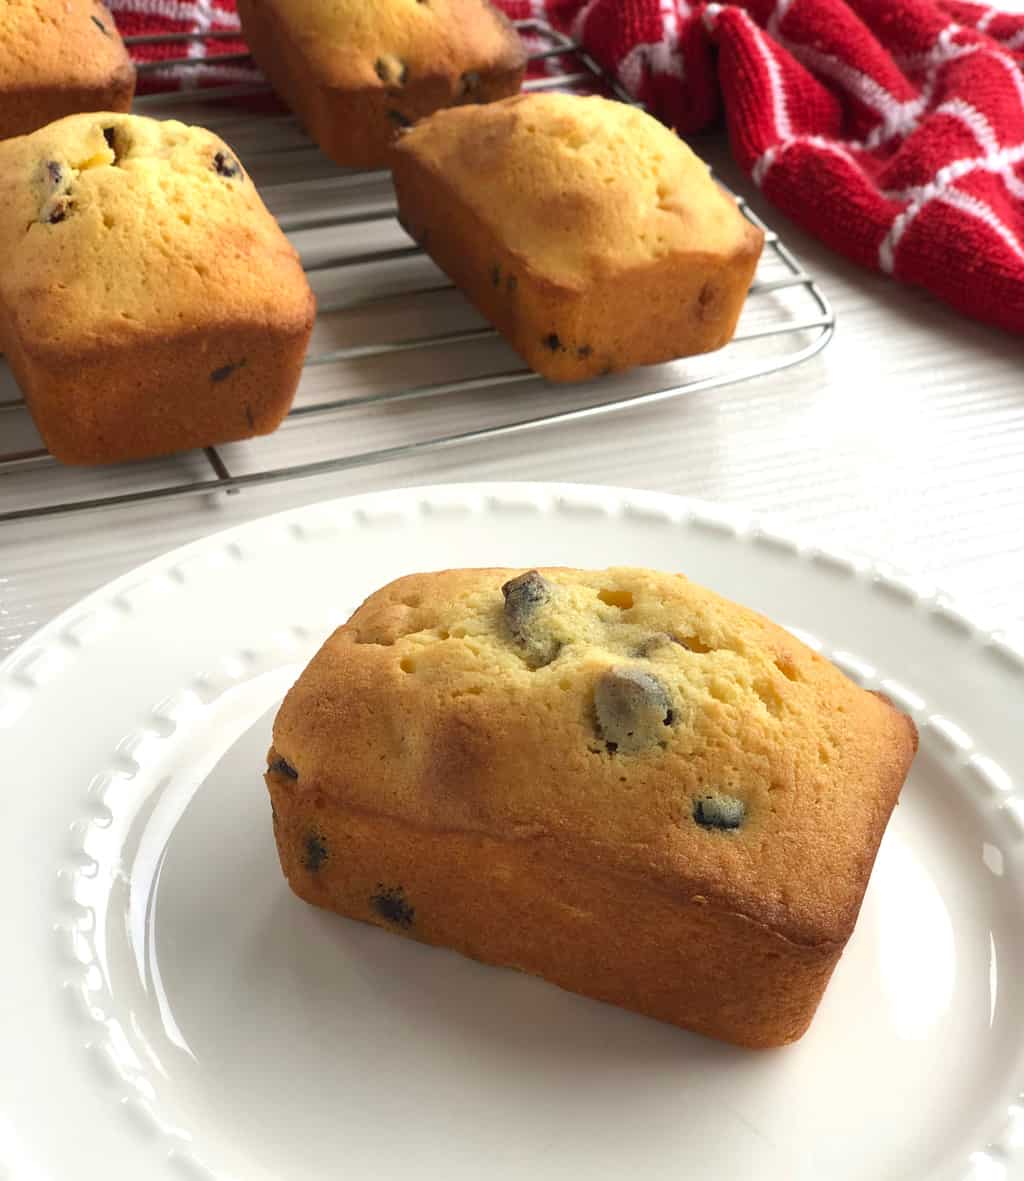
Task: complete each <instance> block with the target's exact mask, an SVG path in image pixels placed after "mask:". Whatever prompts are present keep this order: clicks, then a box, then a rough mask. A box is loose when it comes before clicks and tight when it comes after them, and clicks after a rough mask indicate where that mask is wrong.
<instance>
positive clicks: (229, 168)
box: [213, 152, 242, 180]
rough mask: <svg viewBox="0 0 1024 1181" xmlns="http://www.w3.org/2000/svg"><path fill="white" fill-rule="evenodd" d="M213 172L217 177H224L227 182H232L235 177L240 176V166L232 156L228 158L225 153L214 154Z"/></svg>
mask: <svg viewBox="0 0 1024 1181" xmlns="http://www.w3.org/2000/svg"><path fill="white" fill-rule="evenodd" d="M213 170H214V172H216V173H217V175H218V176H223V177H226V178H227V179H228V180H234V178H235V177H236V176H239V175H241V172H242V166H241V164H239V163H238V161H237V160H236V159H235V158H234V156H229V155H228V153H227V152H214V154H213Z"/></svg>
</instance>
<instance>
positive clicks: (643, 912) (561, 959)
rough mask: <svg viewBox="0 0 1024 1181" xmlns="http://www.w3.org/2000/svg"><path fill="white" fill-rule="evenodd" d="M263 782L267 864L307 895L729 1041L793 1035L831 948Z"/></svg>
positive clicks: (531, 856)
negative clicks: (270, 837)
mask: <svg viewBox="0 0 1024 1181" xmlns="http://www.w3.org/2000/svg"><path fill="white" fill-rule="evenodd" d="M276 757H277V752H276V751H275V750H273V749H272V750H271V752H270V761H271V762H273V761H274V760H275V758H276ZM266 781H267V786H268V788H269V790H270V796H271V801H272V807H273V812H274V833H275V837H276V839H277V845H278V850H279V853H280V858H281V864H282V866H283V868H284V872H285V874H286V876H287V878H288V881H289V884H290V885H291V887H292V889H293V890H294V891H295V893H296V894H298V895H299V897H300V898H303V899H305V900H306V901H307V902H311V903H313V904H314V905H316V906H323V907H326V908H328V909H331V910H335V911H337V912H339V913H341V914H344V915H347V916H349V917H351V918H356V919H361V920H363V921H365V922H369V923H374V924H376V925H377V926H380V927H383V928H385V929H387V930H391V931H395V932H398V933H400V934H403V935H406V936H409V937H410V938H414V939H418V940H420V941H422V942H425V943H432V944H436V945H439V946H442V947H451V948H454V949H455V950H457V951H459V952H462V953H463V954H464V955H468V956H472V957H474V958H475V959H479V960H483V961H484V962H485V963H490V964H496V965H499V966H503V967H513V968H518V969H520V970H522V971H526V972H530V973H533V974H534V975H539V976H542V977H544V978H545V979H547V980H549V981H551V982H552V983H554V984H558V985H560V986H561V987H562V988H566V989H569V990H570V991H573V992H578V993H583V994H584V995H586V996H590V997H593V998H595V999H597V1000H603V1001H607V1002H610V1003H611V1004H615V1005H620V1006H622V1007H623V1008H627V1009H632V1010H634V1011H636V1012H639V1013H644V1014H646V1015H648V1016H651V1017H656V1018H658V1019H660V1020H662V1021H668V1022H671V1023H672V1024H674V1025H679V1026H682V1027H683V1028H685V1029H690V1030H694V1031H695V1032H697V1033H703V1034H706V1035H708V1036H710V1037H716V1038H721V1039H723V1040H726V1041H730V1042H734V1043H735V1044H737V1045H741V1046H748V1047H751V1048H759V1049H760V1048H767V1047H771V1046H781V1045H785V1044H786V1043H788V1042H791V1041H794V1040H795V1039H796V1038H798V1037H799V1036H800V1035H801V1034H802V1033H803V1032H804V1030H805V1029H806V1028H807V1025H808V1024H809V1022H810V1020H811V1018H812V1016H813V1014H814V1010H815V1008H816V1006H817V1004H818V1000H819V999H820V997H821V994H822V992H823V991H824V989H825V986H826V984H827V983H828V980H829V977H830V976H831V974H832V970H833V968H834V967H835V965H836V963H837V961H838V959H839V956H840V953H841V951H842V946H841V945H838V944H820V945H818V946H815V947H805V946H800V945H797V944H793V943H790V942H788V941H787V940H785V939H784V938H783V937H782V936H780V935H778V934H776V933H775V932H773V931H771V930H769V929H767V928H765V927H763V926H759V925H758V924H756V923H753V922H751V921H750V920H749V919H746V918H744V917H742V916H739V915H732V914H728V913H719V912H714V911H712V909H711V908H710V907H708V906H706V905H704V904H703V903H702V902H701V901H700V900H689V901H687V902H685V903H680V901H679V900H678V899H677V898H674V897H670V896H668V895H666V894H664V893H662V892H661V891H659V890H658V889H656V888H655V887H653V886H652V885H650V884H649V883H647V882H643V881H637V880H634V879H629V878H618V877H617V876H616V875H614V874H611V873H608V872H607V871H605V870H603V869H601V868H599V867H594V866H590V865H585V864H580V863H579V862H566V861H564V860H563V859H562V858H561V857H560V855H559V854H558V852H557V851H556V850H555V848H554V847H553V846H552V843H551V842H550V841H548V840H546V839H545V838H543V837H524V838H521V839H518V840H500V839H496V838H493V837H490V836H486V835H482V834H479V833H468V832H445V831H435V830H432V829H423V828H417V827H415V826H413V825H410V824H407V823H405V822H403V821H401V820H396V819H395V818H394V817H391V816H380V815H375V814H373V813H368V812H363V811H361V810H359V809H352V808H345V807H339V806H337V805H334V804H332V802H331V801H329V800H327V799H325V798H324V797H322V796H320V795H318V794H317V793H316V792H313V791H308V790H304V789H303V788H302V787H301V785H300V783H297V782H296V781H294V780H292V779H291V778H290V777H289V776H288V775H285V774H281V773H279V772H270V773H268V775H267V777H266Z"/></svg>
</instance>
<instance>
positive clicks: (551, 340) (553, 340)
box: [544, 332, 562, 353]
mask: <svg viewBox="0 0 1024 1181" xmlns="http://www.w3.org/2000/svg"><path fill="white" fill-rule="evenodd" d="M544 344H545V346H546V347H547V348H549V349H550V350H551V351H552V352H553V353H557V352H558V350H559V349H560V348H561V347H562V342H561V340H559V338H558V333H557V332H552V333H550V334H549V335H548V336H545V337H544Z"/></svg>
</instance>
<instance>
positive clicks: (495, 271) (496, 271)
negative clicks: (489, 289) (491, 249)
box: [491, 263, 501, 287]
mask: <svg viewBox="0 0 1024 1181" xmlns="http://www.w3.org/2000/svg"><path fill="white" fill-rule="evenodd" d="M491 283H492V284H493V286H495V287H500V286H501V267H499V266H498V264H497V263H495V264H494V266H493V267H491Z"/></svg>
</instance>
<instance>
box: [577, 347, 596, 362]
mask: <svg viewBox="0 0 1024 1181" xmlns="http://www.w3.org/2000/svg"><path fill="white" fill-rule="evenodd" d="M593 351H594V350H593V349H592V348H591V347H590V345H589V344H582V345H580V347H579V348H578V349H577V350H576V356H577V357H579V359H580V360H581V361H585V360H586V359H587V357H589V356H590V354H591V353H592V352H593Z"/></svg>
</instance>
